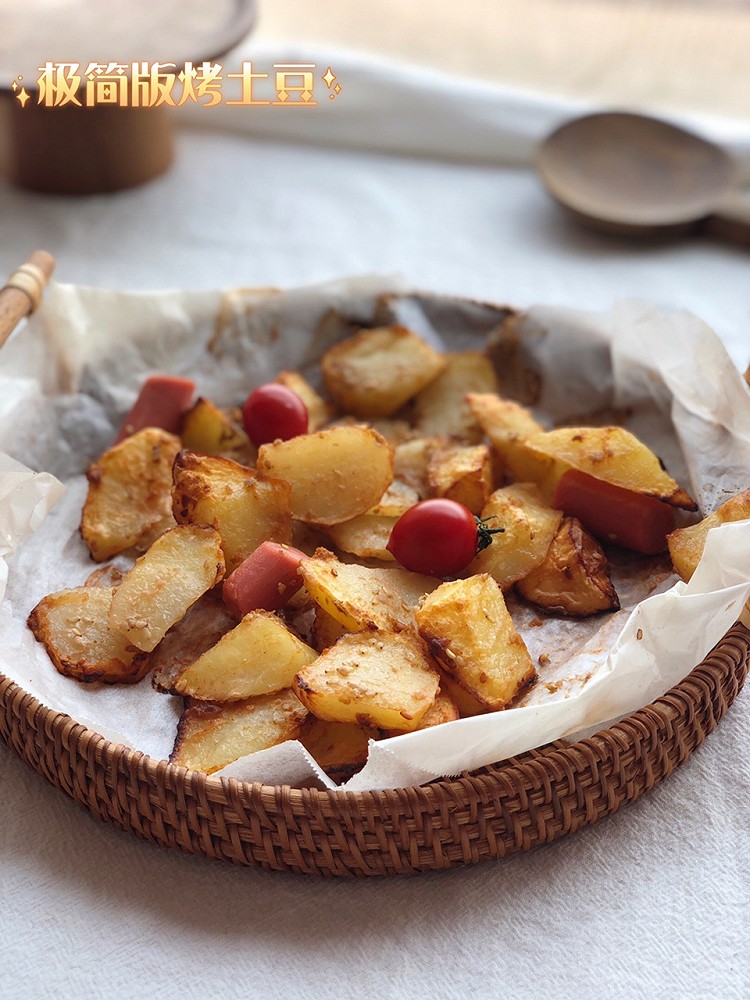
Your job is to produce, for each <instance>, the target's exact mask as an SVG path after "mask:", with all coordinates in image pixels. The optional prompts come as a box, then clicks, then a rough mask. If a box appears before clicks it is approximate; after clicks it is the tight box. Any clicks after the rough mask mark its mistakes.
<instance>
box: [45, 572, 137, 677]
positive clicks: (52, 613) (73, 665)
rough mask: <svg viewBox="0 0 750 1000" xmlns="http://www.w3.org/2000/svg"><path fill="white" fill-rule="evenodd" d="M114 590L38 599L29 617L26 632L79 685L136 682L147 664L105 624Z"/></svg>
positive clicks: (65, 592)
mask: <svg viewBox="0 0 750 1000" xmlns="http://www.w3.org/2000/svg"><path fill="white" fill-rule="evenodd" d="M113 594H114V588H113V587H97V586H93V587H76V588H75V589H73V590H61V591H59V592H58V593H56V594H49V596H47V597H44V598H42V600H41V601H40V602H39V603H38V604H37V606H36V607H35V608H34V610H33V611H32V612H31V614H30V615H29V628H30V629H31V631H32V632H33V633H34V635H35V636H36V638H37V639H38V640H39V642H41V643H43V644H44V648H45V649H46V650H47V653H48V654H49V657H50V659H51V660H52V662H53V663H54V665H55V667H56V668H57V670H58V671H59V673H61V674H64V675H65V676H66V677H73V678H75V680H77V681H84V682H86V683H91V682H94V681H101V682H102V683H103V684H135V683H136V682H137V681H139V680H141V678H142V677H143V676H144V674H146V673H147V672H148V669H149V666H150V664H149V662H148V657H147V656H146V654H145V653H142V652H141V651H140V650H139V649H137V648H136V647H135V646H133V645H131V644H130V643H129V642H128V640H127V639H126V638H125V637H124V636H122V635H120V633H119V632H115V631H113V630H112V629H110V628H109V626H108V625H107V616H108V614H109V609H110V606H111V604H112V595H113Z"/></svg>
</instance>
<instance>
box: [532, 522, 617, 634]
mask: <svg viewBox="0 0 750 1000" xmlns="http://www.w3.org/2000/svg"><path fill="white" fill-rule="evenodd" d="M516 590H517V591H518V593H519V594H520V595H521V597H523V598H525V600H527V601H530V602H531V603H532V604H536V605H538V606H539V607H541V608H544V609H545V610H546V611H551V612H556V613H558V614H563V615H569V616H570V617H571V618H584V617H586V616H587V615H595V614H598V613H599V612H601V611H617V609H618V608H619V607H620V601H619V599H618V597H617V593H616V591H615V588H614V586H613V585H612V579H611V577H610V575H609V563H608V562H607V557H606V556H605V555H604V552H603V551H602V547H601V546H600V545H599V543H598V542H597V541H596V539H595V538H593V536H591V535H589V534H588V532H586V531H584V530H583V525H582V524H581V522H580V521H579V520H578V519H577V518H574V517H566V518H564V519H563V521H562V524H561V525H560V527H559V529H558V531H557V534H556V535H555V537H554V538H553V539H552V543H551V545H550V547H549V549H548V550H547V555H546V556H545V557H544V561H543V562H542V563H541V564H540V565H539V566H537V567H536V569H533V570H532V571H531V572H530V573H529V574H528V575H527V576H525V577H524V578H523V580H519V581H518V583H517V584H516Z"/></svg>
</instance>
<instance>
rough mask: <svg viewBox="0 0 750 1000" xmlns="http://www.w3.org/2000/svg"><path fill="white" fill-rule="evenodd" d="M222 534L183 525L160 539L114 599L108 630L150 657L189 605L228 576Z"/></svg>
mask: <svg viewBox="0 0 750 1000" xmlns="http://www.w3.org/2000/svg"><path fill="white" fill-rule="evenodd" d="M220 543H221V538H220V537H219V533H218V531H214V529H213V528H209V527H207V526H205V525H199V524H182V525H178V526H177V527H176V528H171V529H170V530H169V531H167V532H165V534H163V535H162V536H161V538H157V540H156V541H155V542H154V544H153V545H152V546H151V548H150V549H149V550H148V552H147V553H146V554H145V555H144V556H141V557H140V559H138V560H137V562H136V564H135V566H134V567H133V568H132V569H131V570H130V572H129V573H128V574H127V576H126V577H125V579H124V580H123V581H122V583H121V584H120V586H119V587H118V588H117V590H116V591H115V593H114V595H113V597H112V605H111V607H110V610H109V625H110V628H112V629H114V630H115V631H117V632H119V633H121V634H122V635H123V636H125V638H126V639H128V640H129V641H130V642H132V644H133V645H134V646H137V647H138V648H139V649H142V650H144V651H145V652H147V653H150V652H151V650H152V649H154V648H155V647H156V645H157V644H158V643H159V642H160V641H161V640H162V639H163V638H164V636H165V635H166V633H167V631H168V630H169V629H170V628H171V627H172V626H173V625H174V624H175V622H178V621H179V620H180V619H181V618H183V617H184V616H185V613H186V612H187V610H188V608H189V607H190V606H191V604H194V603H195V602H196V601H197V600H198V598H199V597H200V596H201V595H202V594H205V592H206V591H207V590H210V589H211V587H213V586H214V585H215V584H217V583H218V582H219V580H221V579H222V577H223V576H224V557H223V555H222V552H221V544H220Z"/></svg>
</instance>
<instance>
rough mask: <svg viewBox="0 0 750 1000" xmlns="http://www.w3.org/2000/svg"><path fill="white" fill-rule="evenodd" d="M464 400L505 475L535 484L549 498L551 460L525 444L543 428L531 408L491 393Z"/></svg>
mask: <svg viewBox="0 0 750 1000" xmlns="http://www.w3.org/2000/svg"><path fill="white" fill-rule="evenodd" d="M466 402H467V404H468V406H469V409H470V410H471V412H472V413H473V414H474V416H475V417H476V420H477V422H478V423H479V426H480V427H481V428H482V430H483V432H484V433H485V434H486V435H487V437H488V438H489V439H490V442H491V444H492V448H493V450H494V452H495V454H496V455H497V456H498V458H499V460H500V465H501V467H502V469H503V471H504V472H505V474H506V475H507V477H508V478H509V479H512V480H515V482H519V483H536V484H537V485H538V486H539V487H540V488H541V489H542V492H543V493H544V495H545V496H547V497H548V498H549V499H551V497H552V492H553V490H554V475H553V472H554V468H555V463H554V460H553V459H552V458H549V457H547V456H542V455H538V454H536V453H534V452H531V451H530V450H529V449H528V448H527V447H526V440H527V438H529V437H531V435H532V434H539V433H542V432H543V431H544V427H542V425H541V424H540V423H539V421H538V420H536V418H535V417H534V415H533V414H532V412H531V410H527V409H526V407H525V406H521V405H520V404H519V403H515V402H513V400H510V399H501V398H500V397H499V396H497V395H495V394H494V393H469V395H468V396H467V397H466Z"/></svg>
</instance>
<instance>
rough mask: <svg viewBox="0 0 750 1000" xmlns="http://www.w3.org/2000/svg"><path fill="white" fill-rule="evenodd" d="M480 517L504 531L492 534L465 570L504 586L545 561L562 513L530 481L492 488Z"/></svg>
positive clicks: (469, 574)
mask: <svg viewBox="0 0 750 1000" xmlns="http://www.w3.org/2000/svg"><path fill="white" fill-rule="evenodd" d="M482 517H483V518H485V519H491V520H490V521H489V527H490V528H502V529H503V532H502V534H498V535H493V536H492V541H491V543H490V544H489V545H488V547H487V548H486V549H483V551H482V552H479V553H478V554H477V556H476V557H475V558H474V559H473V561H472V562H471V563H470V565H469V568H468V570H467V571H466V573H467V575H468V576H471V575H473V574H476V573H489V574H490V575H491V576H493V577H494V578H495V580H496V581H497V582H498V583H499V584H500V586H501V587H506V588H507V587H510V586H511V584H513V583H515V582H516V580H521V579H523V577H525V576H528V574H529V573H530V572H531V571H532V570H533V569H535V568H536V567H537V566H539V565H540V564H541V563H542V562H543V561H544V558H545V556H546V555H547V551H548V549H549V547H550V544H551V542H552V539H553V538H554V537H555V535H556V533H557V529H558V528H559V527H560V522H561V521H562V513H561V512H560V511H559V510H553V509H552V508H551V507H549V506H548V505H547V504H546V503H545V502H544V498H543V497H542V494H541V492H540V491H539V488H538V487H537V486H535V485H534V484H533V483H519V484H516V485H515V486H505V487H503V488H502V489H499V490H495V492H494V493H493V494H492V496H491V497H490V499H489V500H488V501H487V503H486V504H485V506H484V507H483V508H482Z"/></svg>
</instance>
